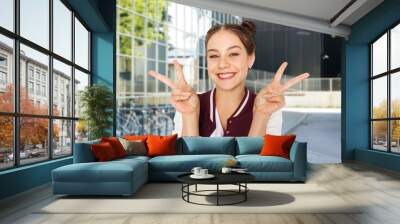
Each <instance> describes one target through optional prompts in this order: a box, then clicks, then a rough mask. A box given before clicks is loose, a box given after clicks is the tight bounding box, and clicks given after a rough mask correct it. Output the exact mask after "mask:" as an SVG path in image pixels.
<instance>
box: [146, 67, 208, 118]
mask: <svg viewBox="0 0 400 224" xmlns="http://www.w3.org/2000/svg"><path fill="white" fill-rule="evenodd" d="M173 63H174V66H175V72H176V74H177V77H178V79H177V80H175V81H172V80H171V79H169V78H168V77H166V76H165V75H161V74H160V73H158V72H155V71H149V75H151V76H153V77H154V78H156V79H158V80H159V81H161V82H163V83H165V84H166V85H167V86H169V87H170V88H171V89H172V92H171V98H170V101H171V104H172V105H173V106H174V107H175V109H176V110H177V111H179V112H180V113H182V115H192V114H195V113H199V111H200V100H199V97H198V96H197V94H196V92H195V91H194V90H193V88H192V87H191V86H190V85H189V84H188V83H187V82H186V80H185V76H184V74H183V70H182V66H181V65H180V64H179V63H178V62H177V61H176V60H174V62H173Z"/></svg>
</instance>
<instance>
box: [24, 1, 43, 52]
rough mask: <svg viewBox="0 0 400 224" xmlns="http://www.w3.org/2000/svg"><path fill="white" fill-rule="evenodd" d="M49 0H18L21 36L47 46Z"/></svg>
mask: <svg viewBox="0 0 400 224" xmlns="http://www.w3.org/2000/svg"><path fill="white" fill-rule="evenodd" d="M48 11H49V0H35V1H32V0H20V14H21V16H20V21H21V27H20V30H21V36H23V37H25V38H26V39H28V40H30V41H32V42H34V43H36V44H38V45H40V46H42V47H44V48H47V49H48V48H49V22H50V20H49V13H46V12H48Z"/></svg>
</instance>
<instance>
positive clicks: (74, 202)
mask: <svg viewBox="0 0 400 224" xmlns="http://www.w3.org/2000/svg"><path fill="white" fill-rule="evenodd" d="M248 186H249V189H250V191H249V192H248V199H247V201H246V202H243V203H241V204H237V205H228V206H204V205H195V204H189V203H187V202H185V201H183V200H182V198H181V185H180V184H177V183H150V184H146V185H145V186H143V187H142V188H141V189H140V190H139V191H138V192H137V193H136V194H135V195H133V196H131V197H111V196H110V197H96V196H93V197H76V196H73V197H72V196H61V197H57V198H56V199H55V200H54V201H52V202H50V203H48V204H46V205H43V206H42V207H40V208H39V209H38V210H37V211H36V212H35V213H55V214H60V213H61V214H65V213H74V214H86V213H87V214H98V213H102V214H103V213H109V214H113V213H116V214H119V213H121V214H122V213H360V212H361V210H360V208H361V207H360V205H357V204H355V203H349V202H348V201H345V200H344V199H342V198H341V197H339V196H337V195H335V194H334V193H332V192H329V191H328V190H326V189H325V188H323V187H321V186H319V185H316V184H291V183H288V184H282V183H272V184H265V183H260V184H249V185H248ZM213 188H215V186H212V185H202V186H199V189H198V190H211V189H213ZM230 188H233V186H226V187H225V189H230ZM192 190H194V188H193V189H192ZM211 194H212V193H211ZM237 199H238V198H235V197H225V198H224V199H223V201H222V202H224V203H228V202H231V200H237ZM191 200H193V201H194V202H200V203H208V204H213V203H215V197H214V196H207V197H197V196H195V197H192V198H191Z"/></svg>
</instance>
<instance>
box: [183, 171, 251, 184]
mask: <svg viewBox="0 0 400 224" xmlns="http://www.w3.org/2000/svg"><path fill="white" fill-rule="evenodd" d="M191 174H192V173H186V174H181V175H179V176H178V177H177V179H178V181H180V182H182V183H186V184H236V183H248V182H252V181H254V180H255V177H254V176H253V175H251V174H249V173H212V174H213V175H214V176H215V177H214V178H210V179H194V178H191V177H190V175H191Z"/></svg>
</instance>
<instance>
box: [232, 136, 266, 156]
mask: <svg viewBox="0 0 400 224" xmlns="http://www.w3.org/2000/svg"><path fill="white" fill-rule="evenodd" d="M263 145H264V139H263V137H236V155H245V154H259V153H260V152H261V149H262V147H263Z"/></svg>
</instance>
